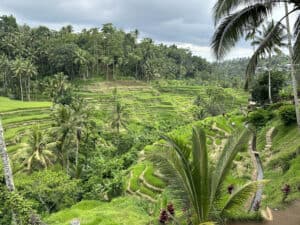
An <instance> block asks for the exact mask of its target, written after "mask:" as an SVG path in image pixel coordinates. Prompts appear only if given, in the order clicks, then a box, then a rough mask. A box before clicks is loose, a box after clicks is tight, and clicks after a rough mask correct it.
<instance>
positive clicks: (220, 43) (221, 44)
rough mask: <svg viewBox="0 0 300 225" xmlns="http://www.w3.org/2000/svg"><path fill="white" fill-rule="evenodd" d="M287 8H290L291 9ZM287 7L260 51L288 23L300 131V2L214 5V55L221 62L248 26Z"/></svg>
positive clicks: (224, 0) (229, 0)
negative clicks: (299, 84)
mask: <svg viewBox="0 0 300 225" xmlns="http://www.w3.org/2000/svg"><path fill="white" fill-rule="evenodd" d="M288 5H289V6H291V8H290V9H289V8H288ZM278 7H284V10H285V15H284V16H283V17H282V18H280V19H279V20H277V21H276V22H275V26H274V29H273V30H271V31H270V32H269V34H268V35H267V36H266V37H265V39H264V41H263V42H262V43H261V45H260V46H258V49H257V51H262V49H265V48H267V47H268V46H269V43H270V42H272V40H273V39H274V36H275V35H276V29H277V27H278V26H281V23H282V22H283V21H284V20H286V27H287V34H288V46H289V53H290V62H291V78H292V86H293V95H294V102H295V112H296V116H297V124H298V127H299V129H300V111H299V100H298V93H297V92H298V89H297V80H296V77H295V72H296V71H295V65H297V64H299V62H300V51H299V50H300V22H299V21H300V18H299V17H300V16H299V12H300V2H299V0H288V1H286V0H251V1H248V0H241V1H237V0H218V1H217V2H216V4H215V6H214V10H213V13H214V19H215V24H216V25H217V29H216V31H215V34H214V36H213V39H212V44H211V45H212V48H213V51H214V55H215V56H216V58H217V59H218V60H220V59H222V58H223V57H224V56H225V55H226V54H227V53H228V51H229V50H230V49H231V48H232V47H234V45H235V44H236V43H237V42H238V40H240V39H241V38H242V37H243V36H244V35H245V32H246V27H247V26H248V25H249V24H256V26H257V27H258V26H259V25H260V24H261V23H262V22H264V21H267V20H268V19H269V18H270V15H271V13H272V12H273V11H274V9H275V8H278ZM290 14H296V15H297V17H298V19H297V20H296V23H295V25H294V37H295V42H294V44H293V45H292V42H291V39H292V38H291V29H290V24H289V15H290Z"/></svg>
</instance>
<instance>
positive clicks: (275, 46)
mask: <svg viewBox="0 0 300 225" xmlns="http://www.w3.org/2000/svg"><path fill="white" fill-rule="evenodd" d="M273 30H274V31H273ZM271 31H273V32H274V37H273V39H272V40H270V41H269V42H268V45H267V46H265V48H258V49H257V50H256V51H255V52H254V54H253V55H252V57H251V58H250V61H249V63H248V65H247V69H246V84H248V83H249V81H250V79H251V76H252V75H253V74H254V73H255V69H256V67H257V63H258V60H259V58H263V57H268V60H269V63H268V64H269V65H268V75H269V76H268V77H269V78H268V80H269V82H268V93H269V102H270V104H271V103H272V93H271V70H272V69H271V58H272V54H273V53H276V54H280V53H282V51H281V48H282V47H286V46H287V45H286V44H285V43H284V41H285V40H286V39H287V35H286V32H285V27H284V26H283V25H281V24H279V25H278V26H276V27H275V23H274V20H272V21H271V22H269V23H268V24H267V25H265V24H264V25H263V26H262V30H261V31H259V32H258V33H259V35H255V36H254V38H253V41H252V42H251V45H252V46H261V45H262V43H263V42H264V40H265V39H266V38H267V36H268V35H269V33H270V32H271Z"/></svg>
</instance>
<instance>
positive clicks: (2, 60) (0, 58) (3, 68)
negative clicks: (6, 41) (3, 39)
mask: <svg viewBox="0 0 300 225" xmlns="http://www.w3.org/2000/svg"><path fill="white" fill-rule="evenodd" d="M9 65H10V64H9V60H8V58H7V56H6V55H0V74H2V79H3V92H4V93H7V86H8V82H9V78H8V72H9Z"/></svg>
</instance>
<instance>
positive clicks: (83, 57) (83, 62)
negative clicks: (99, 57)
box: [74, 48, 91, 80]
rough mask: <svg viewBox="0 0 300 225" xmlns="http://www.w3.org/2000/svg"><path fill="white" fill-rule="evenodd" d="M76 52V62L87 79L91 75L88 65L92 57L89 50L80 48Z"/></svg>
mask: <svg viewBox="0 0 300 225" xmlns="http://www.w3.org/2000/svg"><path fill="white" fill-rule="evenodd" d="M75 54H76V58H75V60H74V62H75V63H76V64H77V65H78V66H79V70H80V72H81V73H82V76H83V79H84V80H85V79H86V78H87V77H89V67H88V65H89V63H90V58H91V57H90V55H89V53H88V52H87V51H85V50H82V49H80V48H79V49H77V50H76V51H75ZM83 70H85V71H83ZM84 73H85V74H84Z"/></svg>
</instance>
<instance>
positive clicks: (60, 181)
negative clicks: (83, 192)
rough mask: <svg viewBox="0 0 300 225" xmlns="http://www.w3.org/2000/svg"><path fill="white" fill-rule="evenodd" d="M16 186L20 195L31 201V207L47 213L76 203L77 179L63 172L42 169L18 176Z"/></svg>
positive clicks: (77, 193) (77, 194) (77, 192)
mask: <svg viewBox="0 0 300 225" xmlns="http://www.w3.org/2000/svg"><path fill="white" fill-rule="evenodd" d="M16 187H17V189H18V191H19V193H20V194H21V195H23V196H24V197H25V198H26V199H28V200H29V201H31V202H32V203H33V208H35V209H37V210H38V211H43V209H44V210H45V211H47V212H48V213H51V212H55V211H58V210H61V209H63V208H65V207H69V206H71V205H73V204H74V203H76V201H77V198H78V196H79V193H80V188H78V180H75V179H71V178H70V177H69V176H68V175H66V174H65V173H64V172H54V171H50V170H43V171H40V172H35V173H32V174H31V175H29V176H23V177H18V179H16Z"/></svg>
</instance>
